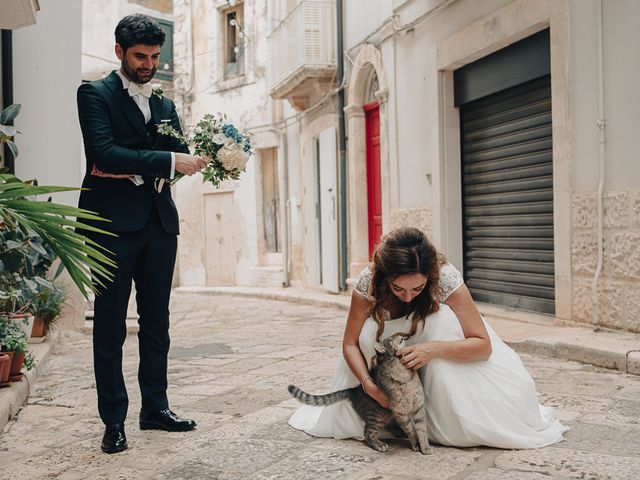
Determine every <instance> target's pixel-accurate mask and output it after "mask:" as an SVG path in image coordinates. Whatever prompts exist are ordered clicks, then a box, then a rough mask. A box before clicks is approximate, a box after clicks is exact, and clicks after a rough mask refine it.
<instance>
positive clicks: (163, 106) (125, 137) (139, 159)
mask: <svg viewBox="0 0 640 480" xmlns="http://www.w3.org/2000/svg"><path fill="white" fill-rule="evenodd" d="M149 107H150V109H151V121H150V125H146V124H145V122H144V116H143V114H142V112H141V111H140V109H139V108H138V106H137V105H136V103H135V101H134V100H133V98H131V97H130V96H129V93H128V91H127V90H125V89H124V88H123V87H122V81H121V80H120V77H118V75H117V74H116V73H115V72H111V74H110V75H108V76H107V77H105V78H103V79H101V80H96V81H94V82H90V83H85V84H82V85H81V86H80V87H79V88H78V114H79V118H80V127H81V129H82V137H83V139H84V149H85V154H86V159H87V173H86V174H85V177H84V180H83V182H82V187H83V188H86V189H88V190H83V191H82V192H81V193H80V201H79V203H78V206H79V207H80V208H84V209H87V210H91V211H93V212H96V213H98V214H99V215H100V216H102V217H103V218H106V219H108V220H110V221H111V223H110V224H108V223H105V222H90V221H85V223H87V224H91V225H94V226H96V227H99V228H102V229H104V230H109V231H113V232H132V231H136V230H140V229H142V228H143V227H144V226H145V225H146V223H147V220H148V218H149V214H150V213H151V209H152V208H153V207H154V206H155V207H156V209H157V211H158V214H159V216H160V220H161V222H162V226H163V228H164V230H165V231H167V232H168V233H174V234H178V233H179V222H178V211H177V210H176V206H175V204H174V203H173V199H172V198H171V189H170V188H169V187H168V186H166V185H165V186H164V188H163V189H162V191H161V192H160V193H158V192H157V191H156V189H155V186H154V183H155V182H154V180H155V179H156V178H159V177H164V178H168V177H169V176H170V170H171V153H170V152H182V153H189V149H188V147H187V145H185V144H183V143H180V142H179V141H178V140H177V139H175V138H172V137H167V136H164V135H156V133H155V125H157V124H159V123H160V122H161V120H165V119H168V120H170V122H171V125H172V126H173V127H174V128H175V129H177V130H179V131H181V128H180V122H179V120H178V114H177V113H176V108H175V105H174V104H173V102H172V101H171V100H170V99H168V98H166V97H164V96H163V97H159V96H157V95H151V98H150V99H149ZM94 165H95V166H96V168H98V169H99V170H101V171H103V172H105V173H115V174H137V175H141V176H142V177H143V179H144V184H142V185H140V186H136V185H134V183H133V182H131V181H130V180H129V179H127V178H123V179H116V178H103V177H97V176H95V175H91V170H92V169H93V166H94Z"/></svg>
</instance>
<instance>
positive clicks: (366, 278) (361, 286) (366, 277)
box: [353, 267, 373, 300]
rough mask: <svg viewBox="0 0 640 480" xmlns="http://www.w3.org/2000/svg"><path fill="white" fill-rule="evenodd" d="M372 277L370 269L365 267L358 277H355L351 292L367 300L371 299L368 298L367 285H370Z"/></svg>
mask: <svg viewBox="0 0 640 480" xmlns="http://www.w3.org/2000/svg"><path fill="white" fill-rule="evenodd" d="M372 276H373V273H372V272H371V267H366V268H365V269H364V270H362V271H361V272H360V273H359V274H358V276H357V277H356V281H355V282H354V284H353V290H354V291H355V292H357V293H358V294H360V295H362V296H363V297H364V298H366V299H367V300H370V299H371V297H370V296H369V285H370V284H371V277H372Z"/></svg>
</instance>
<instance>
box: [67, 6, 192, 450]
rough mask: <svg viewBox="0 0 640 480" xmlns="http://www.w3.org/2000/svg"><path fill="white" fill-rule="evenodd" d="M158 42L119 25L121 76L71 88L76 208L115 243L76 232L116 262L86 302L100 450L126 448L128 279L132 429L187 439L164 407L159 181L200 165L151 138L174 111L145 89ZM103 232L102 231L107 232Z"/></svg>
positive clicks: (165, 298)
mask: <svg viewBox="0 0 640 480" xmlns="http://www.w3.org/2000/svg"><path fill="white" fill-rule="evenodd" d="M164 40H165V34H164V32H162V30H161V29H160V27H159V25H158V24H157V23H156V22H155V21H154V20H152V19H151V18H149V17H147V16H145V15H130V16H127V17H125V18H123V19H122V20H121V21H120V23H119V24H118V26H117V27H116V30H115V41H116V45H115V52H116V55H117V56H118V58H119V59H120V62H121V65H120V69H119V70H117V71H114V72H112V73H111V74H110V75H108V76H107V77H105V78H103V79H101V80H97V81H95V82H91V83H86V84H83V85H81V86H80V88H78V113H79V118H80V127H81V129H82V136H83V139H84V148H85V154H86V159H87V173H86V175H85V178H84V181H83V183H82V186H83V187H84V188H86V189H87V190H84V191H82V193H81V194H80V202H79V207H80V208H84V209H87V210H92V211H94V212H97V213H98V214H100V215H101V216H102V217H104V218H107V219H109V220H110V221H111V222H110V223H104V222H97V223H91V222H89V221H86V222H85V223H87V224H90V225H93V226H97V227H99V228H102V229H104V230H108V231H110V232H112V233H115V234H117V236H107V235H98V234H95V233H93V232H90V231H84V232H83V233H84V234H85V235H86V236H87V237H88V238H90V239H91V240H93V241H95V242H97V243H98V244H100V245H101V246H103V247H104V248H106V249H107V250H109V251H110V252H112V253H113V254H114V256H115V260H116V262H117V265H118V267H117V269H116V270H115V271H114V280H113V282H108V281H105V286H104V287H99V290H98V293H97V295H96V299H95V304H94V317H93V357H94V370H95V376H96V389H97V393H98V411H99V412H100V418H101V419H102V421H103V422H104V424H105V425H106V428H105V432H104V437H103V439H102V450H103V451H104V452H106V453H115V452H120V451H122V450H124V449H126V448H127V439H126V436H125V430H124V421H125V418H126V415H127V407H128V403H129V401H128V397H127V390H126V388H125V383H124V378H123V374H122V345H123V343H124V340H125V338H126V335H127V327H126V316H127V305H128V303H129V296H130V294H131V282H132V280H133V281H134V282H135V284H136V291H137V294H136V301H137V306H138V314H139V317H140V318H139V320H138V323H139V327H140V328H139V332H138V344H139V354H140V364H139V368H138V383H139V385H140V391H141V394H142V408H141V410H140V428H141V429H142V430H147V429H158V430H166V431H187V430H191V429H193V428H194V427H195V426H196V423H195V422H194V421H193V420H187V419H182V418H179V417H178V416H177V415H176V414H175V413H173V412H172V411H171V410H170V409H169V403H168V400H167V393H166V391H167V354H168V352H169V296H170V293H171V281H172V277H173V268H174V264H175V259H176V246H177V235H178V212H177V211H176V206H175V204H174V203H173V200H172V199H171V191H170V189H169V187H168V186H166V185H164V186H163V183H164V182H160V181H159V179H160V178H173V176H174V175H175V173H176V172H180V173H183V174H185V175H192V174H194V173H196V172H198V171H199V170H201V169H202V168H203V167H204V166H205V161H204V160H202V159H201V158H200V157H197V156H193V155H189V149H188V148H187V146H186V145H184V144H181V143H179V142H178V141H177V140H176V139H173V138H170V137H167V136H161V135H157V133H156V125H157V124H159V123H161V122H170V124H171V125H172V126H173V127H174V128H176V129H178V130H180V123H179V120H178V115H177V113H176V109H175V105H174V104H173V102H172V101H171V100H169V99H168V98H166V97H162V96H160V95H158V94H156V93H153V92H152V90H151V86H150V84H149V82H150V81H151V79H152V78H153V76H154V74H155V73H156V70H157V69H158V63H159V60H160V47H161V46H162V44H163V43H164ZM105 225H106V226H105Z"/></svg>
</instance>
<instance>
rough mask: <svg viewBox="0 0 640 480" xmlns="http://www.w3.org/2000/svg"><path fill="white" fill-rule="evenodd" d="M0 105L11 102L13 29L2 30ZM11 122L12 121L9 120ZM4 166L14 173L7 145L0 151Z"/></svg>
mask: <svg viewBox="0 0 640 480" xmlns="http://www.w3.org/2000/svg"><path fill="white" fill-rule="evenodd" d="M1 41H2V105H0V107H2V108H0V111H2V110H3V109H4V108H6V107H8V106H9V105H11V104H12V103H13V31H11V30H2V40H1ZM11 123H13V122H11ZM2 158H4V166H5V167H6V168H8V169H9V173H15V163H14V158H13V154H12V153H11V150H9V147H8V146H7V145H5V146H4V152H2Z"/></svg>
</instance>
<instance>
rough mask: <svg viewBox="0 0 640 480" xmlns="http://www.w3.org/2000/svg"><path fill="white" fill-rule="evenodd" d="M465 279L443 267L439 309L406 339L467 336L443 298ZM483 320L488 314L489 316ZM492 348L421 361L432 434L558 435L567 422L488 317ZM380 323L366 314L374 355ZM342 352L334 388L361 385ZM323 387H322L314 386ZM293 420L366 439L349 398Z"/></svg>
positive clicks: (388, 326)
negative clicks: (541, 397) (466, 356)
mask: <svg viewBox="0 0 640 480" xmlns="http://www.w3.org/2000/svg"><path fill="white" fill-rule="evenodd" d="M370 281H371V270H370V269H369V267H367V268H366V269H365V270H363V271H362V272H361V273H360V275H359V276H358V278H357V280H356V283H355V285H354V290H355V291H356V292H357V293H359V294H360V295H363V296H365V297H367V291H368V286H369V282H370ZM462 283H463V280H462V275H461V274H460V272H459V271H458V270H457V269H456V268H455V267H454V266H453V265H451V264H446V265H443V266H442V267H441V272H440V292H439V298H438V300H439V301H440V302H441V305H440V310H439V311H438V312H436V313H434V314H432V315H429V316H428V317H427V319H426V322H425V328H424V330H423V331H422V332H421V333H418V334H417V335H415V336H413V337H412V338H410V339H409V340H408V342H407V343H408V344H409V345H412V344H415V343H420V342H424V341H427V340H461V339H464V334H463V332H462V327H461V325H460V322H459V321H458V318H457V317H456V315H455V313H454V312H453V310H451V308H449V306H447V305H446V304H444V302H445V300H446V299H447V298H448V297H449V295H451V294H452V293H453V292H454V291H455V290H457V289H458V288H459V287H460V286H461V285H462ZM483 321H484V320H483ZM410 325H411V320H410V318H409V319H407V318H404V317H402V318H398V319H394V320H388V321H386V322H385V328H384V333H383V335H382V336H383V338H386V337H388V336H390V335H393V334H394V333H397V332H401V331H405V332H407V331H409V328H410ZM485 327H486V328H487V331H488V332H489V336H490V338H491V347H492V350H493V353H492V354H491V357H490V358H489V359H488V360H486V361H477V362H473V363H455V362H451V361H447V360H442V359H435V360H432V361H431V362H429V363H428V364H427V365H426V366H425V367H424V368H422V369H420V376H421V379H422V384H423V385H424V392H425V406H426V411H427V420H428V428H429V439H430V440H432V441H433V442H435V443H439V444H441V445H448V446H455V447H470V446H476V445H486V446H490V447H498V448H537V447H544V446H547V445H551V444H553V443H556V442H559V441H561V440H562V438H563V436H562V435H563V433H564V432H566V431H567V430H568V428H567V427H565V426H564V425H562V424H561V423H560V422H559V421H558V420H557V419H555V418H554V417H553V408H551V407H543V406H542V405H540V404H539V403H538V398H537V393H536V389H535V384H534V382H533V379H532V378H531V375H529V372H527V370H526V369H525V367H524V365H523V364H522V361H521V360H520V357H518V354H517V353H516V352H514V351H513V350H512V349H511V348H510V347H509V346H507V345H506V344H505V343H504V342H503V341H502V340H500V338H499V337H498V335H497V334H496V333H495V332H494V331H493V329H492V328H491V326H490V325H489V324H487V322H486V321H485ZM376 330H377V325H376V323H375V321H374V320H373V319H371V318H369V319H367V320H366V322H365V324H364V326H363V328H362V332H361V334H360V348H361V349H362V351H363V353H364V357H365V358H366V359H367V361H369V359H371V357H372V356H373V355H374V348H373V344H374V341H375V335H376ZM358 383H359V382H358V379H357V378H356V377H355V375H354V374H353V373H352V372H351V370H350V369H349V366H348V365H347V363H346V362H345V360H344V358H343V357H342V355H341V356H340V358H339V359H338V365H337V368H336V372H335V375H334V378H333V382H332V383H331V387H330V388H329V390H328V391H332V392H333V391H336V390H340V389H344V388H350V387H354V386H356V385H358ZM312 393H324V392H312ZM289 425H291V426H292V427H293V428H296V429H298V430H304V431H305V432H307V433H309V434H310V435H314V436H317V437H334V438H357V439H360V440H362V439H364V435H363V433H364V422H363V421H362V420H361V419H360V417H359V416H358V414H357V413H356V412H355V410H354V409H353V408H352V407H351V404H350V403H349V402H347V401H343V402H339V403H337V404H334V405H329V406H326V407H313V406H307V405H303V406H301V407H300V408H298V409H297V410H296V411H295V412H294V414H293V415H292V416H291V418H290V419H289Z"/></svg>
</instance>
